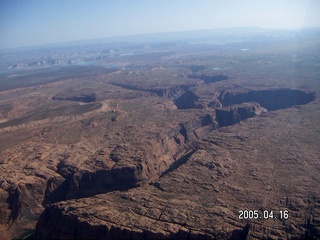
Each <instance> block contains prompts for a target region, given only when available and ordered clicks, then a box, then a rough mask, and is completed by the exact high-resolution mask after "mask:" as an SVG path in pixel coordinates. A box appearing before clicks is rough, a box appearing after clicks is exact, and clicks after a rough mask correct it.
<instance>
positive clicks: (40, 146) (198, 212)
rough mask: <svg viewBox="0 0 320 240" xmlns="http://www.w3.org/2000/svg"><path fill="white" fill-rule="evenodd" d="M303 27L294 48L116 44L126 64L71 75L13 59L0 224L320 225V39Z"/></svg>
mask: <svg viewBox="0 0 320 240" xmlns="http://www.w3.org/2000/svg"><path fill="white" fill-rule="evenodd" d="M305 41H306V43H305V47H302V48H301V49H300V51H301V53H300V55H299V56H300V58H299V59H300V62H293V61H291V57H292V55H293V54H294V53H295V51H296V49H295V47H294V46H295V45H293V46H291V48H290V47H288V48H287V49H284V50H283V52H281V53H278V49H279V46H282V45H281V44H280V43H277V42H272V44H271V46H269V47H268V48H269V49H268V51H266V52H264V50H265V48H264V43H263V42H262V43H259V42H258V43H255V44H256V45H253V46H255V47H257V46H258V47H257V48H256V49H255V50H250V51H245V52H244V51H238V50H237V49H238V48H239V46H238V44H240V43H228V44H226V45H221V46H220V45H205V44H199V45H196V46H198V48H197V47H195V46H193V45H192V46H189V45H188V46H185V45H183V46H182V47H180V48H179V47H177V46H176V45H165V47H164V49H162V50H161V51H159V49H158V48H156V51H155V52H150V53H149V52H147V50H146V52H145V53H144V54H137V55H125V54H124V55H120V54H119V55H117V56H115V55H114V54H113V55H112V54H110V56H109V57H105V58H101V59H100V60H101V61H109V62H106V63H105V62H102V63H105V64H112V63H115V62H116V63H118V64H119V65H121V68H118V69H107V68H105V69H103V68H102V67H101V66H99V67H97V71H96V72H95V68H94V67H92V68H84V69H82V70H81V71H82V72H81V71H80V72H76V73H75V75H74V76H72V71H74V69H75V68H74V67H72V68H71V67H70V66H65V67H64V68H62V69H61V70H59V71H58V70H57V69H50V68H49V69H42V70H41V71H40V70H28V71H27V72H24V71H19V72H15V71H17V70H16V69H11V68H10V69H9V70H8V71H9V72H10V71H13V72H10V74H13V73H15V74H20V77H19V78H18V77H17V78H15V77H12V78H10V79H13V80H14V81H15V82H14V83H15V84H16V85H18V83H19V81H22V83H21V84H20V85H21V86H20V87H16V85H15V84H13V85H10V84H8V83H7V82H5V84H4V85H1V84H2V82H1V81H0V90H1V91H0V154H1V155H0V171H1V179H0V198H1V201H0V234H1V236H2V238H3V239H12V238H21V239H24V237H26V236H27V237H30V238H34V239H317V238H319V237H320V235H319V234H320V224H319V223H320V191H319V187H318V186H319V182H320V179H319V176H318V175H319V174H318V172H319V170H320V158H319V156H320V147H319V142H320V134H319V133H320V126H319V124H318V122H319V113H320V104H319V97H318V96H319V93H320V85H319V69H318V64H319V57H314V51H319V49H320V48H319V46H318V44H317V43H315V42H314V41H313V42H308V41H307V40H305ZM241 44H243V48H247V45H248V44H250V42H243V43H241ZM277 44H279V45H277ZM288 46H290V42H289V43H288ZM135 47H136V46H135V45H133V46H132V49H133V50H132V51H134V50H135ZM200 47H201V48H200ZM311 47H312V49H313V50H312V51H310V49H311ZM250 48H251V47H250ZM139 49H140V48H139ZM199 49H200V50H199ZM201 49H203V50H201ZM235 49H236V50H235ZM314 49H316V50H314ZM169 50H170V51H169ZM209 50H210V51H209ZM123 51H124V50H123ZM130 51H131V50H130ZM148 51H149V50H148ZM157 51H158V52H157ZM310 59H311V60H310ZM310 62H311V65H310ZM120 63H121V64H120ZM307 63H308V64H309V65H307ZM216 66H219V67H216ZM30 71H31V72H30ZM32 71H34V72H33V73H34V75H33V74H31V73H32ZM39 71H40V72H41V74H40V75H39ZM57 73H59V74H57ZM79 73H83V76H81V74H79ZM8 74H9V73H8ZM37 74H38V78H33V76H36V75H37ZM3 76H4V75H3ZM55 76H56V77H55ZM8 79H9V78H8ZM8 79H7V80H8ZM25 79H27V80H29V81H30V83H29V82H24V81H25ZM32 79H33V82H32ZM13 80H12V81H13ZM8 81H9V80H8ZM38 81H39V82H38ZM9 85H10V86H9ZM245 210H246V211H250V210H252V211H254V210H257V211H258V212H259V216H258V218H249V217H247V218H246V219H241V218H240V213H239V212H240V211H245ZM265 211H268V212H271V211H272V213H273V216H274V217H271V215H270V217H269V215H268V216H267V217H266V216H265V215H264V213H265ZM283 211H288V216H289V217H287V218H283V215H281V214H282V213H283Z"/></svg>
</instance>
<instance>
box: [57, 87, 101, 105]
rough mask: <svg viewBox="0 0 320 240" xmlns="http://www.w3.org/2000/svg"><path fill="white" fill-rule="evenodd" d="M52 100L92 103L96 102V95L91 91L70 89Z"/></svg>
mask: <svg viewBox="0 0 320 240" xmlns="http://www.w3.org/2000/svg"><path fill="white" fill-rule="evenodd" d="M52 100H58V101H76V102H85V103H90V102H95V101H96V94H95V93H94V92H92V91H91V90H90V89H79V90H75V89H72V88H70V89H67V90H66V91H64V92H62V93H59V94H57V95H55V96H53V97H52Z"/></svg>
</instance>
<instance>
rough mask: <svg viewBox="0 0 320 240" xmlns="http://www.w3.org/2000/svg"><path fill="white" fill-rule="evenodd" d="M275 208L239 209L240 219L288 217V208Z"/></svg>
mask: <svg viewBox="0 0 320 240" xmlns="http://www.w3.org/2000/svg"><path fill="white" fill-rule="evenodd" d="M275 212H276V211H273V210H270V211H269V210H263V211H261V212H260V211H259V210H239V215H238V218H239V219H277V218H279V219H284V220H285V219H288V218H289V211H288V210H280V211H278V212H276V213H275Z"/></svg>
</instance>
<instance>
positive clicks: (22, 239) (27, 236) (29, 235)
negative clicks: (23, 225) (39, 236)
mask: <svg viewBox="0 0 320 240" xmlns="http://www.w3.org/2000/svg"><path fill="white" fill-rule="evenodd" d="M35 232H36V231H35V230H34V229H27V230H26V231H25V232H24V233H22V234H21V235H20V236H19V237H17V238H14V239H13V240H33V239H34V235H35Z"/></svg>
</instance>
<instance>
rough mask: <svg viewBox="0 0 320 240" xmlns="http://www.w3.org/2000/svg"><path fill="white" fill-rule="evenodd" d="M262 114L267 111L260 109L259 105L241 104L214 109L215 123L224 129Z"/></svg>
mask: <svg viewBox="0 0 320 240" xmlns="http://www.w3.org/2000/svg"><path fill="white" fill-rule="evenodd" d="M263 112H267V110H266V109H265V108H263V107H261V106H260V104H259V103H243V104H240V105H233V106H232V107H225V108H222V109H216V121H217V122H218V126H219V127H226V126H230V125H233V124H236V123H239V122H240V121H241V120H245V119H247V118H251V117H254V116H256V115H260V114H261V113H263Z"/></svg>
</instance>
